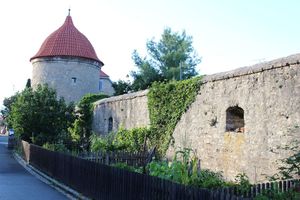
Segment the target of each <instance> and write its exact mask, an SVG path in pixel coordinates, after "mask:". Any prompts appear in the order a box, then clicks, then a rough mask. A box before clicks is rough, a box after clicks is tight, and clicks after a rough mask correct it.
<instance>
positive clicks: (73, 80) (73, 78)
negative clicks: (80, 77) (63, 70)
mask: <svg viewBox="0 0 300 200" xmlns="http://www.w3.org/2000/svg"><path fill="white" fill-rule="evenodd" d="M76 81H77V78H76V77H72V84H73V85H76Z"/></svg>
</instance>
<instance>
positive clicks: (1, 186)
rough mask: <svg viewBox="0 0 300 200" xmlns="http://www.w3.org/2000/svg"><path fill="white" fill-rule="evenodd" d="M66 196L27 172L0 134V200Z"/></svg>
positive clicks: (58, 199) (54, 199)
mask: <svg viewBox="0 0 300 200" xmlns="http://www.w3.org/2000/svg"><path fill="white" fill-rule="evenodd" d="M61 199H68V198H67V197H66V196H64V195H63V194H61V193H60V192H58V191H57V190H55V189H54V188H52V187H50V186H49V185H47V184H45V183H43V182H42V181H40V180H39V179H37V178H36V177H34V176H32V175H31V174H30V173H29V172H27V171H26V170H25V169H24V168H23V167H22V166H21V165H20V164H19V163H18V162H17V161H16V160H15V159H14V158H13V156H12V153H11V151H9V150H7V137H6V136H0V200H61Z"/></svg>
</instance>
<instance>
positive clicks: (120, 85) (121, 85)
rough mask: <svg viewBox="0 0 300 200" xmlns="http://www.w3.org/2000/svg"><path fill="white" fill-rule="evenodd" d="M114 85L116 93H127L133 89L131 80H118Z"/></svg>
mask: <svg viewBox="0 0 300 200" xmlns="http://www.w3.org/2000/svg"><path fill="white" fill-rule="evenodd" d="M112 86H113V88H114V89H115V93H114V95H122V94H127V93H128V92H130V91H131V90H132V89H131V84H130V82H126V81H123V80H118V81H117V82H113V83H112Z"/></svg>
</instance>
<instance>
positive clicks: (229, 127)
mask: <svg viewBox="0 0 300 200" xmlns="http://www.w3.org/2000/svg"><path fill="white" fill-rule="evenodd" d="M244 127H245V121H244V110H243V109H242V108H240V107H238V106H234V107H229V108H228V109H227V110H226V131H231V132H240V133H244V131H245V130H244Z"/></svg>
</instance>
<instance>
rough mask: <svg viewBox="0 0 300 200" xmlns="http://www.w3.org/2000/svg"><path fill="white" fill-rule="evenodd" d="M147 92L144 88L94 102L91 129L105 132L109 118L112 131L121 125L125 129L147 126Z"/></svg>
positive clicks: (101, 132) (107, 128)
mask: <svg viewBox="0 0 300 200" xmlns="http://www.w3.org/2000/svg"><path fill="white" fill-rule="evenodd" d="M147 93H148V91H147V90H145V91H141V92H136V93H131V94H125V95H121V96H116V97H110V98H107V99H102V100H100V101H97V102H95V103H94V106H95V109H94V120H93V130H94V131H95V132H97V133H99V134H107V133H108V132H109V118H112V121H113V123H112V131H116V130H118V128H119V127H121V126H122V127H124V128H126V129H131V128H134V127H145V126H148V125H149V124H150V120H149V111H148V105H147Z"/></svg>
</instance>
